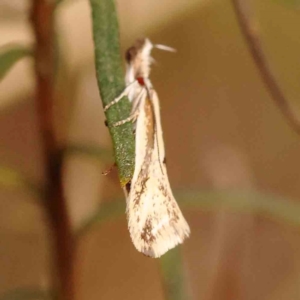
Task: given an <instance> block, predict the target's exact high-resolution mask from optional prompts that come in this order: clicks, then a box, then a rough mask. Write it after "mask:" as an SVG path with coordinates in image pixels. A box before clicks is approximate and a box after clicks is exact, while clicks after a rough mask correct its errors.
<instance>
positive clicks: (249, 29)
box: [232, 0, 300, 135]
mask: <svg viewBox="0 0 300 300" xmlns="http://www.w3.org/2000/svg"><path fill="white" fill-rule="evenodd" d="M232 4H233V7H234V9H235V13H236V16H237V19H238V22H239V25H240V28H241V31H242V33H243V35H244V37H245V39H246V42H247V44H248V47H249V50H250V52H251V55H252V57H253V59H254V62H255V63H256V65H257V68H258V70H259V72H260V75H261V77H262V79H263V82H264V84H265V86H266V87H267V89H268V91H269V93H270V95H271V97H272V99H273V101H274V103H275V104H276V105H277V107H278V108H279V109H280V111H281V113H282V114H283V115H284V117H285V118H286V120H287V121H288V123H289V125H290V126H291V128H292V129H293V130H294V131H295V132H296V133H297V134H298V135H300V119H299V118H298V117H297V116H296V114H295V113H294V112H293V110H292V108H291V107H290V105H289V103H288V101H287V99H286V98H285V96H284V94H283V92H282V90H281V89H280V85H279V83H278V80H277V78H276V76H275V73H274V72H273V70H272V68H271V64H270V63H269V61H268V59H267V56H266V54H265V52H264V50H263V47H262V43H261V40H260V36H259V31H258V26H257V23H256V20H255V19H254V18H253V14H252V10H251V7H250V6H249V3H248V1H247V0H232Z"/></svg>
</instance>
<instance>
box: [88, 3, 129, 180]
mask: <svg viewBox="0 0 300 300" xmlns="http://www.w3.org/2000/svg"><path fill="white" fill-rule="evenodd" d="M90 4H91V10H92V21H93V36H94V44H95V64H96V72H97V81H98V86H99V90H100V94H101V99H102V103H103V106H105V105H106V104H108V103H109V102H111V101H112V100H113V99H114V98H116V97H117V96H118V95H119V94H120V93H121V92H122V91H123V89H124V88H125V83H124V74H123V71H122V60H121V56H120V46H119V30H118V20H117V14H116V9H115V4H114V1H113V0H90ZM130 109H131V106H130V103H129V101H128V99H127V97H124V99H122V100H121V101H120V102H119V103H118V104H116V105H113V106H112V107H111V108H110V109H109V110H108V111H107V112H106V118H107V121H108V124H109V125H111V124H113V123H115V122H117V121H120V120H124V119H126V118H127V117H128V116H129V114H130ZM109 130H110V134H111V137H112V141H113V146H114V152H115V159H116V164H117V166H118V170H119V177H120V182H121V185H122V186H124V185H125V184H126V183H127V182H128V181H129V180H130V179H131V177H132V174H133V170H134V135H133V126H132V124H131V123H126V124H124V125H122V126H118V127H111V126H109Z"/></svg>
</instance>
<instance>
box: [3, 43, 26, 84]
mask: <svg viewBox="0 0 300 300" xmlns="http://www.w3.org/2000/svg"><path fill="white" fill-rule="evenodd" d="M29 55H32V52H31V50H30V49H29V48H27V47H25V46H21V45H6V46H3V47H1V48H0V81H1V80H2V79H3V78H4V76H5V75H6V73H7V72H8V71H9V70H10V68H11V67H12V66H13V65H14V64H15V63H17V62H18V61H19V60H20V59H21V58H23V57H26V56H29Z"/></svg>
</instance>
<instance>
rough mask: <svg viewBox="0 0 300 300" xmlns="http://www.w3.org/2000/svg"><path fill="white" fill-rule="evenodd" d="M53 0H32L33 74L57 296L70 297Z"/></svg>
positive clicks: (68, 299)
mask: <svg viewBox="0 0 300 300" xmlns="http://www.w3.org/2000/svg"><path fill="white" fill-rule="evenodd" d="M54 9H55V1H49V0H33V1H32V10H31V21H32V25H33V30H34V33H35V38H36V45H35V75H36V108H37V113H38V126H39V130H40V132H41V135H42V147H43V152H44V158H45V164H46V166H45V168H46V176H47V177H46V179H47V186H46V211H47V214H48V218H49V223H50V227H51V230H52V233H53V238H54V245H53V247H54V252H55V255H56V260H55V262H56V266H55V267H56V271H57V278H58V282H57V284H58V292H59V297H60V300H62V299H63V300H72V299H73V298H74V278H73V277H74V272H73V251H74V250H73V249H74V247H73V237H72V232H71V226H70V221H69V217H68V212H67V205H66V201H65V198H64V194H63V185H62V152H61V151H59V144H58V141H57V139H56V136H55V130H54V122H53V103H54V86H53V85H54V67H55V59H54V26H53V23H54V20H53V19H54Z"/></svg>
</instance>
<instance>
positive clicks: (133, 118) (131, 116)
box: [112, 111, 139, 127]
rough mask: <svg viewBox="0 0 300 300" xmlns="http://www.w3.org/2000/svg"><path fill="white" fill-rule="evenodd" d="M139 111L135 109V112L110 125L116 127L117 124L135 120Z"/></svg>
mask: <svg viewBox="0 0 300 300" xmlns="http://www.w3.org/2000/svg"><path fill="white" fill-rule="evenodd" d="M138 115H139V113H138V111H136V112H135V113H133V114H131V115H130V116H129V117H128V118H126V119H124V120H121V121H119V122H116V123H114V124H113V125H112V127H117V126H121V125H123V124H125V123H128V122H135V121H136V119H137V117H138Z"/></svg>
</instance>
